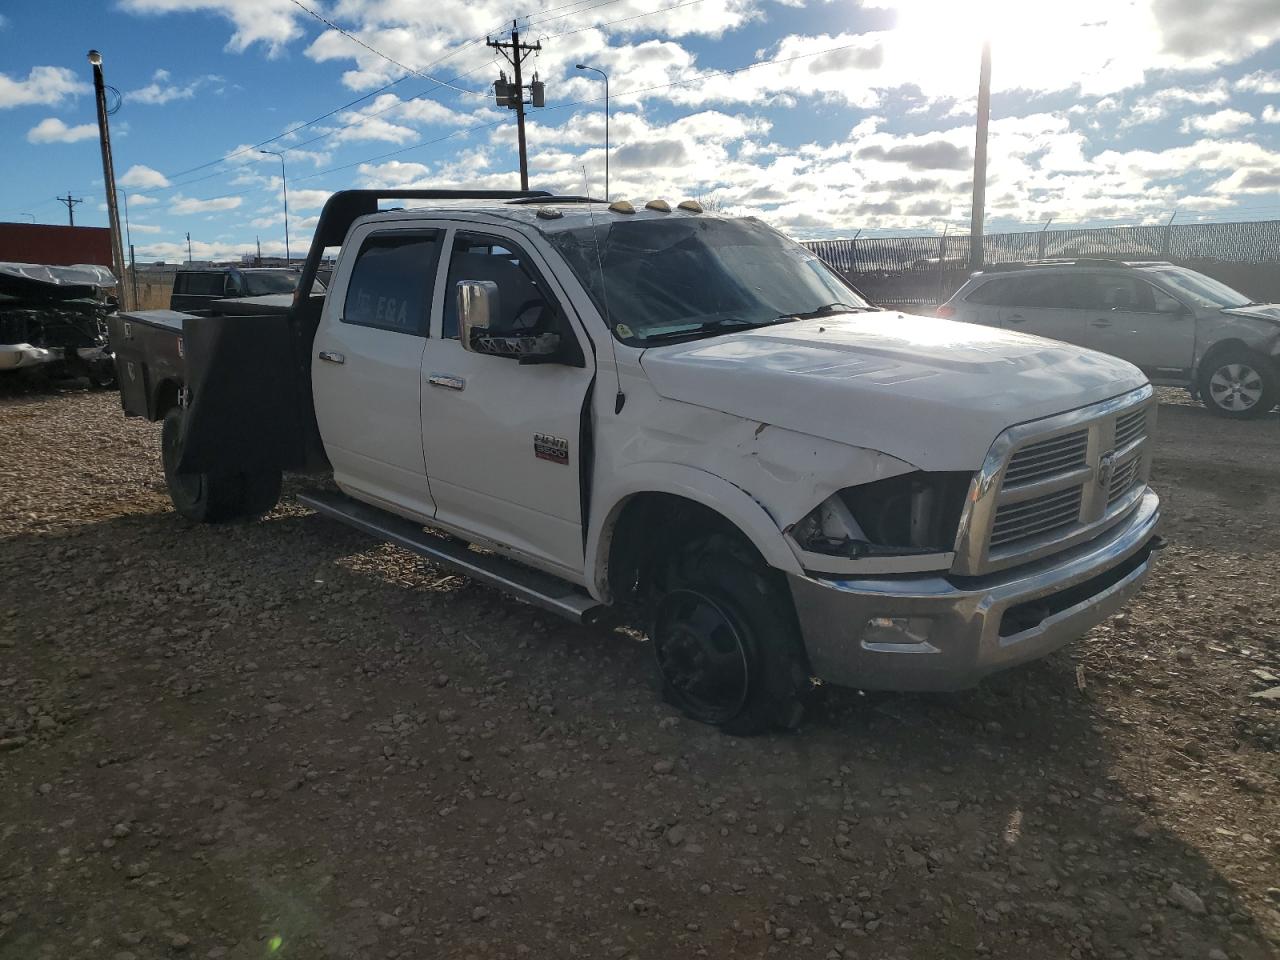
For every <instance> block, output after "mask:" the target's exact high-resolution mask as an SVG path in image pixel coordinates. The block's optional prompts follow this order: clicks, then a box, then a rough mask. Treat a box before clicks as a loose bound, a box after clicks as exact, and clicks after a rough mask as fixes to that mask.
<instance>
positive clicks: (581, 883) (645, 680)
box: [0, 504, 1271, 960]
mask: <svg viewBox="0 0 1280 960" xmlns="http://www.w3.org/2000/svg"><path fill="white" fill-rule="evenodd" d="M0 582H3V583H4V584H5V594H6V596H7V598H8V601H7V602H8V604H9V607H10V610H9V620H8V622H7V623H6V624H5V625H4V627H3V632H0V638H2V639H3V640H4V641H5V643H4V649H0V659H2V660H3V661H6V662H7V664H8V668H7V669H6V670H5V671H3V672H0V676H6V677H10V678H13V682H10V683H8V684H7V685H6V687H5V690H4V691H0V693H4V694H7V696H8V697H11V698H12V699H11V701H10V703H11V706H6V707H0V722H3V724H4V725H5V727H6V729H5V730H4V731H0V735H2V736H4V737H7V738H13V737H23V738H26V742H25V744H24V745H22V746H21V747H20V748H19V749H14V750H12V751H9V752H4V753H0V784H2V785H3V787H2V789H0V914H3V917H7V918H8V919H3V925H0V956H5V957H7V956H19V955H22V956H34V955H36V954H37V952H38V951H39V950H40V949H41V948H42V947H44V946H45V945H48V944H53V945H55V947H57V946H61V947H62V948H63V949H62V950H61V951H60V952H61V953H62V954H63V955H67V954H68V952H70V954H72V955H86V956H87V955H111V954H113V953H115V952H116V949H117V947H116V945H117V944H119V943H121V942H123V943H125V944H131V943H133V942H134V941H132V940H129V939H127V938H126V939H124V940H123V941H122V940H121V939H120V938H121V937H124V936H126V934H127V933H128V931H131V930H133V929H135V927H136V928H137V929H141V930H143V931H144V933H145V934H146V937H147V938H149V939H146V940H145V943H148V944H151V951H150V952H148V951H147V950H146V949H145V948H144V950H143V954H145V955H147V956H150V955H152V952H155V951H156V950H158V951H159V952H160V953H164V952H167V951H168V950H186V949H188V947H189V946H190V945H191V944H192V939H193V938H194V939H195V946H196V948H197V949H198V953H193V955H199V956H206V955H207V956H226V957H230V958H236V957H242V956H244V957H248V956H255V957H257V956H263V955H266V951H267V948H268V947H269V946H270V945H271V943H273V942H274V940H273V939H272V938H273V937H276V936H279V935H280V934H279V933H273V931H278V930H284V929H285V928H286V927H288V928H289V930H290V932H289V937H290V938H291V939H290V940H289V942H290V943H296V944H297V945H298V948H299V950H301V952H298V951H295V953H294V954H288V953H285V952H282V953H281V955H298V956H370V955H379V956H395V955H401V956H441V957H454V956H459V957H460V956H471V955H474V956H478V957H493V958H497V957H515V956H524V955H545V956H565V955H568V954H569V953H577V954H578V955H581V956H591V957H596V956H616V957H625V956H629V955H636V956H646V957H666V956H692V955H694V954H695V953H697V952H698V951H699V950H701V951H702V952H704V953H705V954H706V955H709V956H713V957H716V956H727V955H731V954H732V955H739V956H747V955H749V956H763V955H765V954H766V953H768V954H769V955H772V954H773V952H774V951H775V950H777V949H789V947H788V945H789V944H790V945H793V946H806V947H807V948H808V950H809V952H808V953H807V954H806V955H812V956H818V957H823V956H827V957H831V956H835V957H840V956H846V957H863V956H865V957H872V956H875V957H880V956H885V957H888V956H891V957H895V958H910V960H926V958H928V960H934V958H939V957H961V956H965V957H967V956H974V955H989V956H1002V957H1010V958H1019V960H1023V958H1027V957H1034V956H1044V957H1068V956H1069V957H1073V958H1074V957H1081V958H1084V957H1089V958H1092V957H1106V958H1110V957H1116V958H1135V960H1137V958H1147V957H1157V956H1161V957H1186V958H1188V960H1190V958H1197V960H1203V958H1219V957H1222V956H1225V957H1230V958H1233V960H1234V958H1239V960H1254V958H1257V960H1261V958H1263V957H1268V956H1271V952H1270V950H1269V948H1268V947H1267V945H1266V942H1265V940H1264V938H1263V936H1262V934H1261V932H1260V931H1259V929H1258V927H1257V926H1256V924H1255V921H1254V919H1253V918H1252V917H1251V916H1249V915H1248V914H1247V913H1246V912H1244V911H1243V909H1242V908H1241V907H1239V906H1238V904H1237V902H1236V900H1235V898H1234V894H1233V893H1232V892H1231V890H1230V889H1229V888H1228V886H1227V884H1226V882H1225V881H1224V880H1223V879H1222V877H1221V876H1220V875H1219V874H1218V873H1217V872H1216V871H1215V870H1214V869H1213V867H1212V866H1211V865H1210V864H1209V863H1207V862H1206V861H1205V860H1204V859H1203V858H1202V856H1201V855H1200V853H1199V852H1198V851H1197V850H1196V849H1195V848H1194V847H1193V846H1191V845H1189V844H1188V843H1187V842H1185V841H1184V840H1182V839H1181V838H1180V837H1179V836H1177V835H1175V834H1174V833H1172V832H1171V831H1169V830H1168V829H1165V828H1163V827H1162V826H1160V825H1159V824H1157V823H1156V822H1155V821H1154V820H1153V819H1152V817H1151V815H1150V811H1151V808H1152V800H1153V796H1154V794H1155V793H1156V792H1157V791H1160V790H1163V789H1165V788H1166V786H1167V785H1165V784H1162V783H1160V782H1158V781H1157V780H1155V779H1154V778H1153V779H1152V782H1151V783H1150V784H1149V786H1148V787H1147V788H1145V789H1137V788H1134V787H1133V786H1132V780H1131V779H1127V778H1122V777H1120V776H1118V775H1117V769H1118V767H1119V766H1120V765H1122V764H1123V765H1126V766H1131V765H1133V764H1135V763H1136V764H1138V765H1141V764H1142V762H1143V759H1142V753H1143V752H1144V743H1145V738H1146V734H1145V732H1144V731H1143V730H1141V729H1134V728H1133V727H1132V726H1131V725H1130V724H1128V722H1127V721H1125V719H1124V718H1115V717H1111V716H1108V715H1105V714H1104V713H1102V712H1101V711H1100V709H1099V707H1098V702H1097V701H1096V699H1095V694H1094V687H1093V686H1090V685H1086V687H1085V689H1084V690H1083V691H1082V690H1080V689H1078V687H1077V681H1076V671H1075V665H1074V663H1073V662H1072V660H1071V655H1070V653H1063V654H1059V655H1057V656H1055V657H1053V658H1051V659H1050V660H1049V661H1046V662H1043V663H1038V664H1033V665H1031V666H1029V667H1025V668H1021V669H1018V670H1015V671H1013V672H1010V673H1007V674H1003V675H1000V676H998V677H996V678H993V679H992V680H991V681H989V682H988V683H987V684H985V685H984V686H983V687H981V688H979V689H978V690H975V691H970V692H967V693H963V694H956V695H949V696H905V695H897V696H895V695H883V694H877V695H861V694H858V693H857V692H854V691H844V690H827V691H824V696H823V697H822V698H821V702H820V703H819V704H818V706H817V708H816V709H815V711H814V714H813V716H812V718H811V720H810V722H809V723H808V724H807V725H806V726H805V727H804V728H803V729H802V730H801V731H799V732H798V733H795V734H791V735H785V736H783V735H779V736H773V737H763V738H758V739H753V740H735V739H731V738H727V737H724V736H721V735H720V734H718V733H716V732H715V731H712V730H709V729H707V728H704V727H700V726H697V725H693V724H690V723H688V722H687V721H683V720H679V719H676V718H675V716H674V714H672V713H671V712H670V711H669V710H668V709H667V708H665V707H662V706H660V705H658V704H657V703H656V700H655V695H654V692H653V689H652V687H653V684H652V683H651V682H650V680H649V672H650V668H649V663H648V652H647V649H646V647H645V645H644V644H642V643H639V642H636V641H635V640H634V639H633V638H630V637H626V636H624V635H622V634H620V633H617V632H608V631H603V630H591V629H587V628H578V627H573V626H570V625H562V624H560V623H558V622H556V621H552V620H550V619H549V618H548V616H547V615H545V614H542V613H540V612H538V611H536V610H533V609H532V608H529V607H526V606H522V605H520V604H518V603H515V602H514V601H511V600H509V599H508V598H506V597H504V596H502V595H501V594H499V593H497V592H495V591H492V590H489V589H487V588H483V587H479V586H474V585H468V584H467V583H466V582H465V581H463V580H461V579H459V578H456V577H450V576H448V575H447V574H445V573H444V572H443V571H439V570H435V569H432V568H430V567H427V566H425V565H423V564H422V563H420V562H419V561H418V560H417V559H416V558H414V557H412V556H410V555H408V554H405V553H403V552H401V551H396V550H394V549H392V548H389V547H386V546H384V545H380V544H377V543H375V542H374V541H372V540H369V539H368V538H366V537H363V536H362V535H360V534H358V533H355V532H353V531H349V530H347V529H346V528H344V527H342V526H340V525H338V524H336V523H333V522H331V521H328V520H324V519H322V518H319V517H316V516H314V515H308V514H303V513H300V512H298V510H297V508H296V507H293V506H290V505H289V504H286V505H285V507H284V508H283V509H282V510H281V511H278V512H277V513H276V514H274V515H272V516H271V517H269V518H267V519H265V520H263V521H261V522H257V523H249V524H235V525H228V526H223V527H199V526H194V525H190V524H186V523H184V522H183V521H181V520H179V519H178V518H176V517H175V516H174V515H173V514H170V513H164V514H154V515H144V516H131V517H124V518H119V519H116V520H110V521H107V522H103V523H96V524H88V525H85V526H82V527H77V528H75V529H73V530H71V531H69V532H60V533H57V534H51V535H41V536H18V537H13V538H10V539H8V540H6V541H4V542H3V543H0ZM0 699H3V698H0ZM45 716H47V717H49V718H50V719H49V721H48V723H46V722H45V721H43V720H40V719H39V718H40V717H45ZM1126 784H1129V785H1126ZM46 786H47V787H48V789H47V790H46V789H45V787H46ZM116 822H119V823H124V824H125V827H124V828H123V830H122V829H121V828H117V829H116V832H115V833H114V834H112V833H111V830H112V827H111V824H112V823H116ZM130 833H133V834H137V836H133V837H131V838H130V837H129V836H128V835H129V834H130ZM104 836H106V837H108V838H109V839H111V838H114V839H112V843H111V845H110V846H108V845H106V844H104V843H103V841H102V838H103V837H104ZM112 847H118V849H111V848H112ZM49 891H55V892H54V893H50V892H49ZM495 891H496V892H495ZM148 911H150V912H148ZM157 915H158V916H160V917H161V919H162V920H164V921H165V922H161V920H157V919H156V917H157ZM291 918H292V919H291ZM0 919H2V918H0ZM166 924H167V925H166ZM553 928H554V934H555V936H554V940H552V941H551V942H548V941H549V940H550V939H551V938H550V935H549V932H548V931H551V930H552V929H553ZM148 931H149V932H148ZM406 931H407V932H406ZM128 935H129V936H132V934H128ZM77 936H78V937H79V939H78V940H77V939H76V937H77ZM95 937H97V938H98V939H97V941H96V943H97V944H99V946H98V947H95V946H94V943H95V941H94V938H95ZM166 938H167V942H166ZM525 943H533V944H535V945H537V944H541V945H542V947H543V948H544V949H543V950H539V951H537V952H535V953H534V954H528V953H527V948H526V950H525V952H521V951H520V950H519V949H517V948H518V946H519V945H520V944H525ZM211 947H213V948H216V949H217V950H221V951H222V952H221V953H216V952H208V951H209V950H210V948H211ZM68 948H69V951H68ZM303 948H306V949H303ZM617 948H622V949H621V950H619V949H617ZM135 949H136V948H135ZM272 949H274V948H272ZM77 951H79V952H77ZM1219 951H1220V953H1219ZM143 954H139V955H143ZM117 955H122V954H117ZM131 955H133V954H131Z"/></svg>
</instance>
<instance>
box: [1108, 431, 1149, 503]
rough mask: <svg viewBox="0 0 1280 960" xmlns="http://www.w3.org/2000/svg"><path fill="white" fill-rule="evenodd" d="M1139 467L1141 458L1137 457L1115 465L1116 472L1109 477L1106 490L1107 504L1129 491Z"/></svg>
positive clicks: (1136, 476)
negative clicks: (1109, 483)
mask: <svg viewBox="0 0 1280 960" xmlns="http://www.w3.org/2000/svg"><path fill="white" fill-rule="evenodd" d="M1117 442H1118V441H1117ZM1141 468H1142V460H1141V458H1139V457H1134V458H1133V459H1132V460H1129V461H1127V462H1126V463H1123V464H1121V465H1120V466H1118V467H1116V472H1115V473H1114V474H1113V475H1112V477H1111V488H1110V489H1109V490H1108V491H1107V504H1108V506H1109V505H1111V504H1113V503H1115V502H1116V501H1117V500H1119V499H1120V498H1121V497H1123V496H1124V495H1125V494H1126V493H1128V492H1129V490H1130V489H1131V488H1132V487H1133V485H1134V483H1135V482H1136V481H1137V479H1138V472H1139V470H1141Z"/></svg>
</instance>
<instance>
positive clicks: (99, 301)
mask: <svg viewBox="0 0 1280 960" xmlns="http://www.w3.org/2000/svg"><path fill="white" fill-rule="evenodd" d="M115 285H116V278H115V276H114V275H113V274H112V273H111V271H110V270H108V269H107V268H106V267H100V266H97V265H94V264H78V265H76V266H70V267H59V266H45V265H43V264H36V263H0V374H7V373H16V374H23V373H26V374H32V373H34V374H46V375H52V376H57V377H81V376H83V377H88V378H89V381H90V382H91V383H92V384H94V385H95V386H109V385H111V384H112V383H113V382H114V380H115V363H114V360H113V358H112V356H111V350H110V347H109V345H108V339H107V317H108V316H109V315H110V314H111V313H112V312H114V311H115V309H116V301H115V298H114V297H113V296H111V295H110V294H109V293H108V291H110V290H111V289H112V288H114V287H115Z"/></svg>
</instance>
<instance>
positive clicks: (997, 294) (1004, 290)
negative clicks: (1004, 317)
mask: <svg viewBox="0 0 1280 960" xmlns="http://www.w3.org/2000/svg"><path fill="white" fill-rule="evenodd" d="M1012 286H1013V283H1012V281H1010V280H988V281H987V282H986V283H984V284H982V285H981V286H980V287H978V288H977V289H975V290H973V291H972V292H971V293H970V294H969V295H968V296H967V297H965V300H967V301H968V302H969V303H976V304H978V305H980V306H984V307H999V306H1003V305H1004V304H1006V303H1008V302H1009V295H1010V292H1011V288H1012Z"/></svg>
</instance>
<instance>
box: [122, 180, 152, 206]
mask: <svg viewBox="0 0 1280 960" xmlns="http://www.w3.org/2000/svg"><path fill="white" fill-rule="evenodd" d="M125 186H128V184H125ZM128 196H129V206H130V207H149V206H151V204H153V203H159V202H160V201H159V200H157V199H156V198H155V197H148V196H147V195H146V194H145V193H139V194H137V195H134V194H132V193H131V194H129V195H128Z"/></svg>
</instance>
